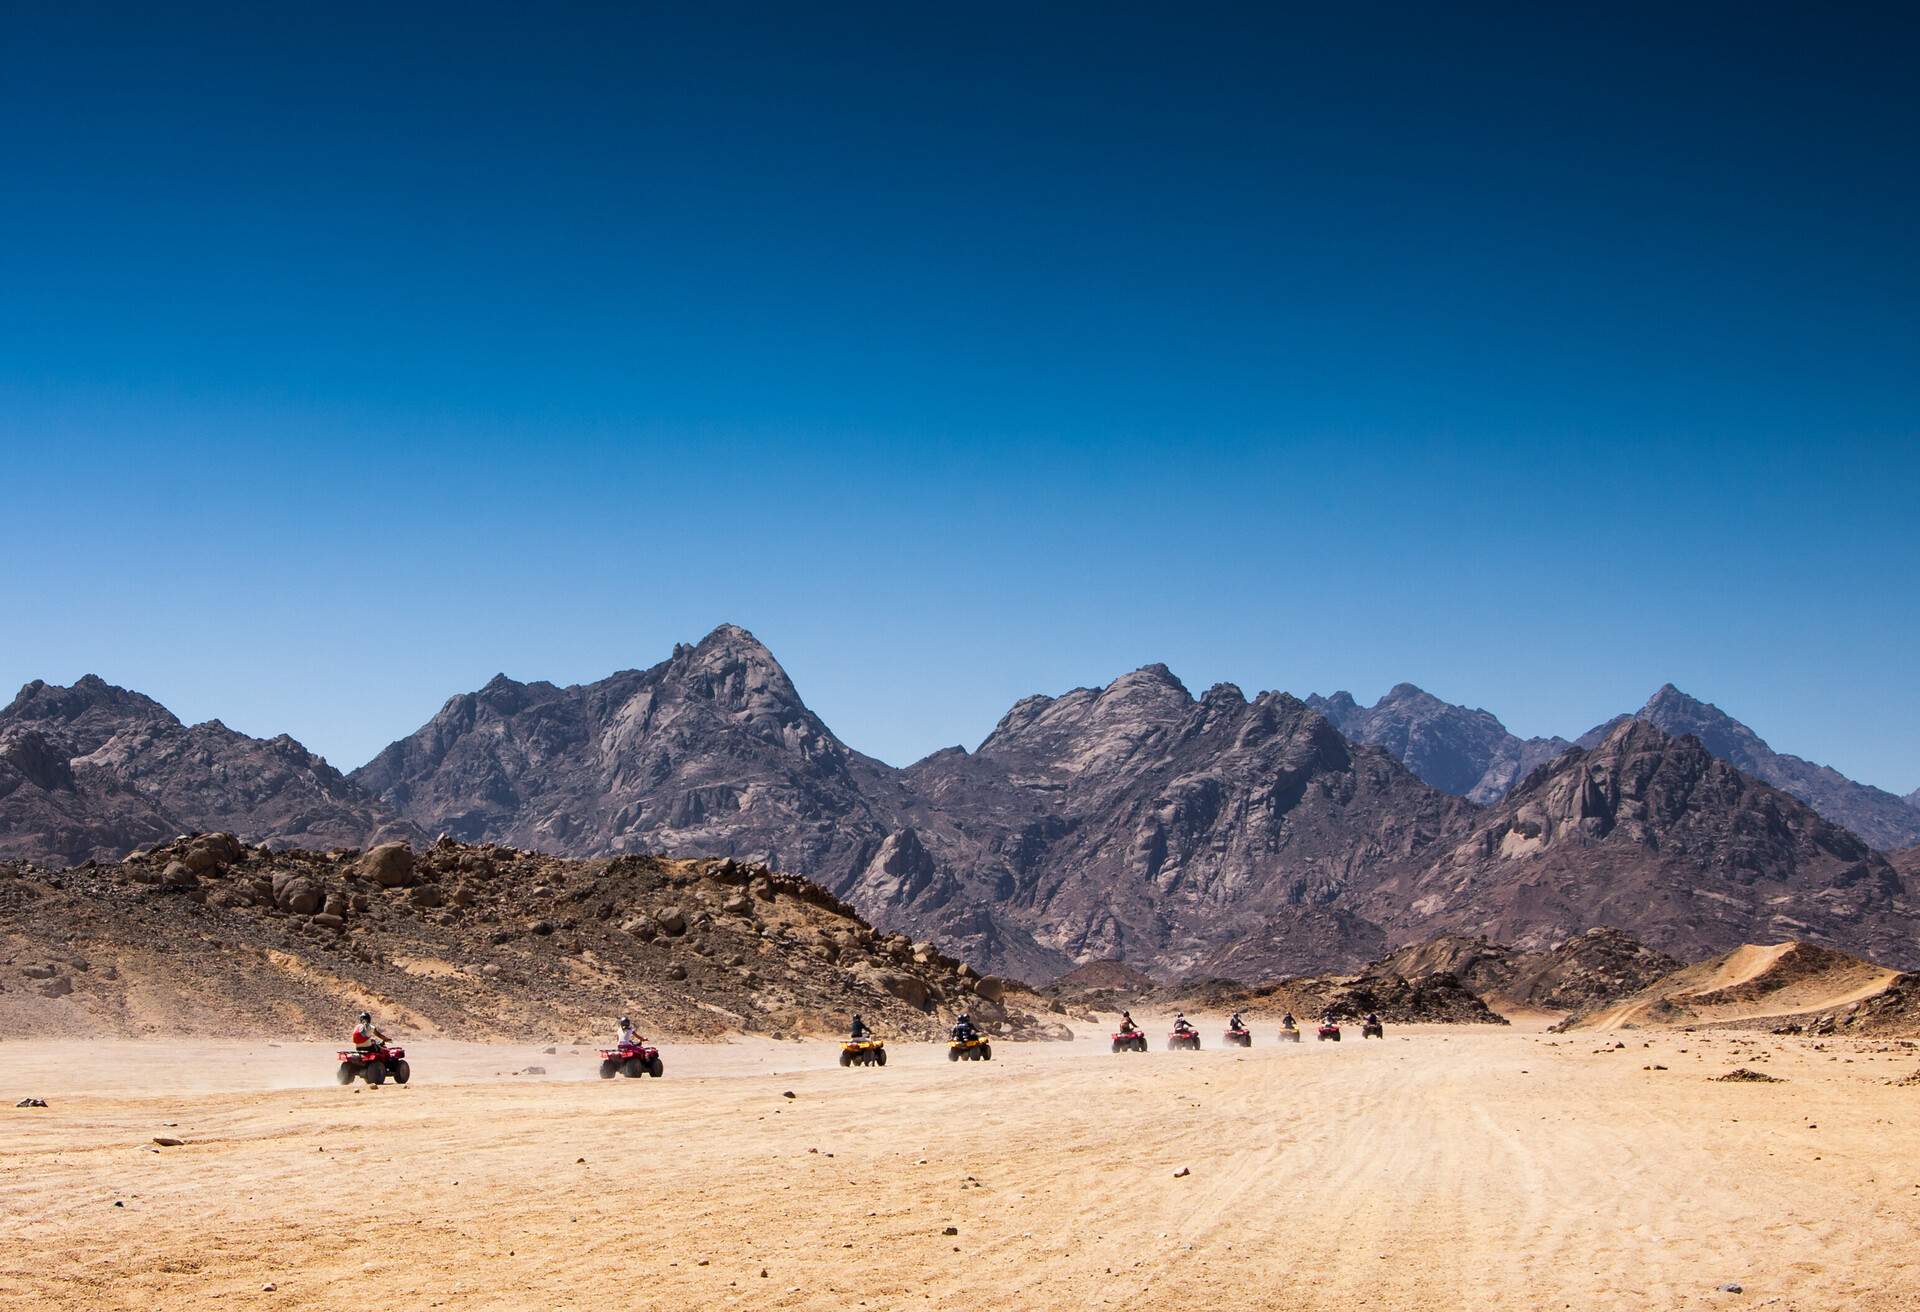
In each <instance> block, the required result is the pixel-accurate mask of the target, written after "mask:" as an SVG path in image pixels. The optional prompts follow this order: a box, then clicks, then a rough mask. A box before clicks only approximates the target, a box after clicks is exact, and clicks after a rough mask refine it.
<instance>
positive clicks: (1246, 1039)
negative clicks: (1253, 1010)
mask: <svg viewBox="0 0 1920 1312" xmlns="http://www.w3.org/2000/svg"><path fill="white" fill-rule="evenodd" d="M1226 1039H1227V1046H1228V1047H1230V1048H1231V1047H1236V1046H1237V1047H1241V1048H1251V1047H1252V1046H1253V1034H1252V1032H1251V1031H1248V1030H1228V1031H1227V1033H1226Z"/></svg>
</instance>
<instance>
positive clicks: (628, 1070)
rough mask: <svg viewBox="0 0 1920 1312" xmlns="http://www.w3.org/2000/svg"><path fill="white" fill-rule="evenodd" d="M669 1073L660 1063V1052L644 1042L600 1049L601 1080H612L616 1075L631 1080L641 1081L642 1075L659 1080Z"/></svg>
mask: <svg viewBox="0 0 1920 1312" xmlns="http://www.w3.org/2000/svg"><path fill="white" fill-rule="evenodd" d="M666 1073H667V1068H666V1066H665V1065H664V1064H662V1063H661V1061H660V1050H659V1049H658V1048H655V1047H653V1046H652V1045H650V1044H647V1043H644V1042H634V1043H622V1044H620V1045H619V1046H618V1047H613V1048H602V1049H600V1078H601V1079H603V1080H610V1079H612V1078H613V1077H614V1076H616V1075H625V1076H627V1077H628V1078H629V1079H635V1080H637V1079H639V1078H640V1077H641V1076H642V1075H651V1076H653V1078H654V1079H656V1080H657V1079H659V1078H660V1077H661V1076H662V1075H665V1074H666Z"/></svg>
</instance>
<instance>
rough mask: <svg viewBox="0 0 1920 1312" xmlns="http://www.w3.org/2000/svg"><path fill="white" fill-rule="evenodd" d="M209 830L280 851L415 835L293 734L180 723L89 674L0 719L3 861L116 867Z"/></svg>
mask: <svg viewBox="0 0 1920 1312" xmlns="http://www.w3.org/2000/svg"><path fill="white" fill-rule="evenodd" d="M205 829H229V830H232V831H234V832H236V833H238V834H241V835H243V836H244V837H246V838H247V839H249V840H259V841H265V842H270V843H272V844H274V845H276V846H284V847H291V846H307V847H323V848H324V847H340V846H357V845H359V844H362V843H366V842H369V841H373V840H377V839H381V838H417V837H418V836H419V831H418V830H416V829H415V828H414V827H413V826H412V825H411V824H410V823H409V822H407V821H405V820H403V819H401V818H400V817H398V816H396V815H394V814H393V813H392V812H391V811H389V810H387V809H386V808H384V807H382V806H380V805H379V804H378V803H377V802H375V801H374V800H373V799H372V798H371V797H369V796H367V795H366V794H365V793H363V792H362V791H361V790H360V789H359V788H357V787H356V786H354V785H353V784H352V783H351V782H349V781H348V780H347V779H346V778H345V777H344V776H343V775H341V773H340V772H339V771H338V770H335V769H334V768H333V767H332V766H330V765H328V764H327V763H326V762H325V761H323V760H322V759H320V758H319V757H317V756H315V755H314V754H313V753H311V752H309V751H307V750H306V749H305V748H304V747H302V746H301V745H300V744H299V743H297V742H295V741H294V740H293V739H292V738H289V737H286V736H285V735H282V736H280V737H278V738H252V737H248V736H247V735H246V734H243V733H236V732H235V731H234V730H232V729H229V728H227V727H226V726H225V725H224V724H221V723H220V722H219V721H218V720H209V721H207V722H206V723H205V724H195V725H186V724H182V723H181V722H180V720H179V719H178V717H176V716H175V715H174V714H173V713H172V712H170V711H168V710H167V709H166V708H165V707H164V706H162V705H160V704H159V703H158V702H156V701H153V700H152V699H151V698H148V697H143V696H141V695H140V694H139V693H135V692H128V691H127V690H126V689H124V688H116V687H114V686H112V685H111V684H108V683H106V682H104V681H103V680H101V679H99V678H96V677H95V676H93V675H88V676H86V677H85V678H83V679H81V680H80V681H79V682H77V683H75V684H74V685H73V686H72V687H70V688H60V687H55V686H53V685H50V684H46V683H41V682H39V681H37V680H36V681H35V682H33V683H29V684H28V685H27V686H26V687H24V688H22V689H21V690H20V693H19V695H18V696H16V697H15V698H14V699H13V702H12V704H10V705H9V706H7V707H6V709H4V710H0V858H7V859H14V860H23V861H35V862H39V863H42V864H47V865H68V864H72V863H75V862H79V861H87V860H112V859H115V858H117V857H119V856H120V855H122V854H123V853H125V852H128V851H130V850H132V849H133V848H135V847H137V846H139V845H141V844H148V843H152V842H154V841H155V840H156V839H159V838H162V837H166V836H169V835H172V834H176V833H180V832H182V831H194V830H205Z"/></svg>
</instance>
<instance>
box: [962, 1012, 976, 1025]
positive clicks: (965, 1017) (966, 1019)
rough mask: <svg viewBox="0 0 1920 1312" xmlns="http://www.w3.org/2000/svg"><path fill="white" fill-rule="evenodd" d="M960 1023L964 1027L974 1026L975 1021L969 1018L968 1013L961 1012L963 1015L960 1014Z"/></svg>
mask: <svg viewBox="0 0 1920 1312" xmlns="http://www.w3.org/2000/svg"><path fill="white" fill-rule="evenodd" d="M959 1023H960V1024H962V1025H971V1024H973V1021H972V1019H971V1018H969V1017H968V1015H967V1013H966V1012H964V1011H963V1012H961V1013H960V1022H959Z"/></svg>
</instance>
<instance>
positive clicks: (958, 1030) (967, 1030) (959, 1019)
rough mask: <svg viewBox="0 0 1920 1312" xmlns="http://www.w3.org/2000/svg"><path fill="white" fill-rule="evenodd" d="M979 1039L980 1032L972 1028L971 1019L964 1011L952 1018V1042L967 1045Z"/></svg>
mask: <svg viewBox="0 0 1920 1312" xmlns="http://www.w3.org/2000/svg"><path fill="white" fill-rule="evenodd" d="M979 1037H980V1031H978V1030H976V1029H974V1028H973V1017H971V1016H969V1015H967V1013H966V1012H964V1011H963V1012H961V1013H960V1014H959V1015H958V1016H956V1017H954V1021H953V1041H954V1042H955V1043H967V1042H970V1041H971V1040H973V1039H977V1038H979Z"/></svg>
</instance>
